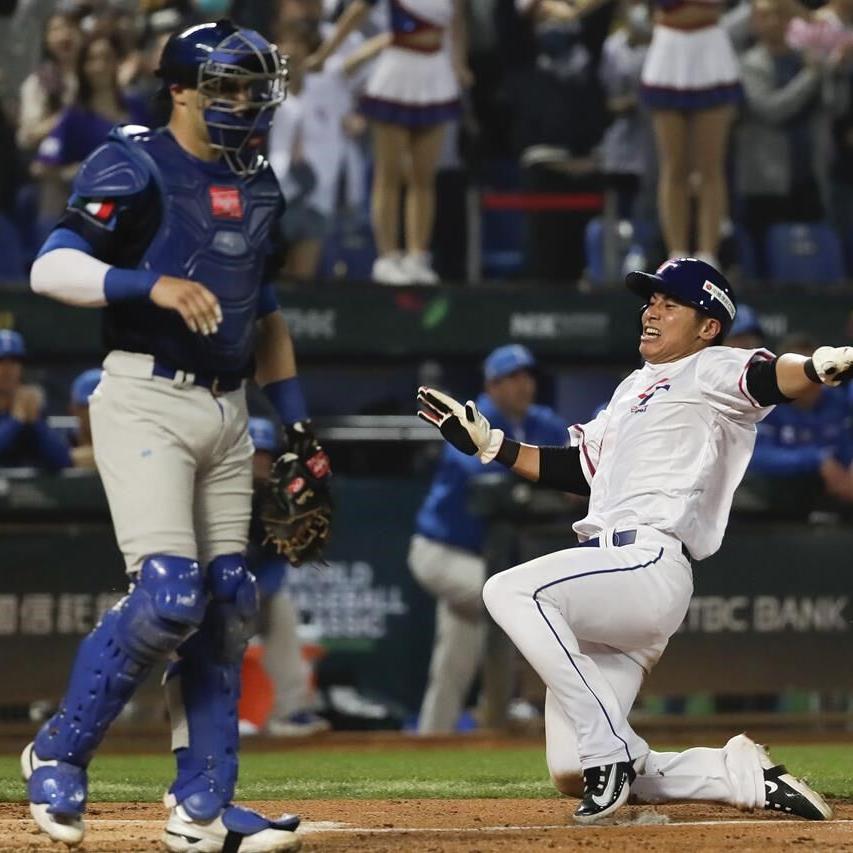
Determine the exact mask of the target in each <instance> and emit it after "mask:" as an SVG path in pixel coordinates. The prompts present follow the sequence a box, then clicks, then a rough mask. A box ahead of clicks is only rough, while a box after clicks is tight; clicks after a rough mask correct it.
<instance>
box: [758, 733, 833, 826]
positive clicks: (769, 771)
mask: <svg viewBox="0 0 853 853" xmlns="http://www.w3.org/2000/svg"><path fill="white" fill-rule="evenodd" d="M756 745H757V744H756ZM759 753H760V761H761V768H762V770H763V771H764V792H765V794H764V796H765V799H764V809H765V811H769V812H779V813H780V814H789V815H796V816H797V817H804V818H805V819H806V820H829V819H830V818H831V817H832V809H831V808H830V806H829V804H828V803H827V802H826V801H825V800H824V799H823V797H822V796H821V795H820V794H818V792H817V791H813V790H812V789H811V788H810V787H809V786H808V785H807V784H806V783H805V782H803V781H802V779H797V778H796V777H795V776H792V775H791V774H790V773H789V772H788V771H787V770H786V769H785V765H784V764H773V763H772V762H771V760H770V756H769V755H768V754H767V750H765V749H764V748H763V747H759Z"/></svg>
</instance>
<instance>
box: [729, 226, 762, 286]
mask: <svg viewBox="0 0 853 853" xmlns="http://www.w3.org/2000/svg"><path fill="white" fill-rule="evenodd" d="M733 237H734V242H735V255H736V258H737V264H738V266H739V267H740V275H741V278H743V279H746V280H747V281H754V280H755V279H757V278H758V256H757V254H756V251H755V242H754V241H753V239H752V237H750V235H749V232H748V231H747V230H746V228H744V227H743V226H742V225H738V224H737V223H735V226H734V234H733Z"/></svg>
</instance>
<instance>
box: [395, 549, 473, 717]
mask: <svg viewBox="0 0 853 853" xmlns="http://www.w3.org/2000/svg"><path fill="white" fill-rule="evenodd" d="M409 568H410V569H411V572H412V574H413V575H414V577H415V578H416V580H417V581H418V583H420V585H421V586H422V587H423V588H424V589H425V590H427V592H429V593H431V594H432V595H434V596H435V597H436V599H437V600H438V602H437V605H436V612H435V640H434V641H433V647H432V658H431V660H430V666H429V681H428V683H427V689H426V693H425V694H424V699H423V703H422V705H421V711H420V716H419V720H418V732H419V733H420V734H441V733H446V732H452V731H453V730H454V729H455V727H456V721H457V720H458V719H459V714H460V713H461V711H462V709H463V704H464V702H465V697H466V696H467V694H468V691H469V690H470V688H471V684H472V683H473V681H474V677H475V676H476V674H477V669H478V668H479V666H480V662H481V660H482V657H483V649H484V646H485V641H486V618H485V613H484V612H483V599H482V595H483V582H484V581H485V579H486V563H485V561H484V560H483V559H482V558H481V557H478V556H477V555H475V554H471V553H470V552H468V551H463V550H461V549H460V548H454V547H452V546H450V545H446V544H445V543H443V542H437V541H435V540H433V539H427V538H426V537H425V536H418V535H415V536H413V537H412V542H411V545H410V546H409Z"/></svg>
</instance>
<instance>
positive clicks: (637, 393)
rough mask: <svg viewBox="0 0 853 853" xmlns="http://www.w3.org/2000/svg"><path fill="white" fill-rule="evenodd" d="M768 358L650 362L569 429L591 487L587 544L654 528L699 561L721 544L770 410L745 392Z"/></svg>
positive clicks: (584, 533)
mask: <svg viewBox="0 0 853 853" xmlns="http://www.w3.org/2000/svg"><path fill="white" fill-rule="evenodd" d="M773 357H774V356H773V355H772V353H769V352H767V351H766V350H742V349H733V348H730V347H709V348H708V349H704V350H701V351H700V352H698V353H695V354H694V355H691V356H688V357H686V358H683V359H680V360H678V361H675V362H671V363H669V364H646V365H645V366H644V367H643V368H642V369H641V370H636V371H634V372H633V373H632V374H631V375H630V376H628V377H627V378H626V379H625V380H624V381H623V382H622V383H621V384H620V385H619V387H618V388H617V389H616V391H615V392H614V393H613V397H612V398H611V400H610V403H609V404H608V406H607V408H606V409H605V410H604V411H602V412H601V413H600V414H599V415H598V417H597V418H595V420H593V421H590V422H589V423H588V424H583V425H581V424H575V425H574V426H572V427H571V428H570V429H569V433H570V436H571V443H572V446H577V447H579V448H580V458H581V467H582V469H583V472H584V476H585V477H586V479H587V481H588V482H589V485H590V491H591V493H590V500H589V513H588V514H587V516H586V518H584V519H582V520H581V521H578V522H577V523H576V524H575V525H574V530H575V532H576V533H577V534H578V536H579V538H580V539H581V540H585V539H588V538H590V537H593V536H598V535H599V534H600V533H601V532H602V531H604V530H608V529H619V530H623V529H626V528H633V527H638V526H641V525H647V526H649V527H653V528H655V529H656V530H659V531H661V532H664V533H669V534H671V535H673V536H675V537H677V538H678V539H680V540H681V541H682V542H683V543H684V544H685V545H686V546H687V547H688V549H689V550H690V553H691V554H692V556H693V557H694V558H695V559H697V560H703V559H705V558H706V557H709V556H710V555H711V554H713V553H714V552H715V551H716V550H717V549H718V548H719V547H720V544H721V543H722V541H723V534H724V533H725V529H726V523H727V521H728V517H729V510H730V509H731V505H732V497H733V495H734V491H735V488H737V485H738V483H740V481H741V478H742V477H743V474H744V472H745V471H746V467H747V465H748V464H749V460H750V457H751V456H752V450H753V447H754V445H755V434H756V429H755V424H756V423H758V421H760V420H762V419H763V418H764V417H765V416H766V415H768V414H769V413H770V411H771V410H772V408H773V407H772V406H760V405H759V404H758V403H757V402H756V401H755V400H754V399H753V398H752V397H751V396H750V394H749V391H748V390H747V387H746V369H747V367H748V366H749V365H750V364H751V363H752V362H753V361H755V360H764V359H772V358H773Z"/></svg>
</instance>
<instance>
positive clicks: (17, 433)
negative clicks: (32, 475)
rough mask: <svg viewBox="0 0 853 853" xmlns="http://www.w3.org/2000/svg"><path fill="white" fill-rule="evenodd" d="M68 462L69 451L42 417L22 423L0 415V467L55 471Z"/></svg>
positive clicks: (67, 465) (69, 457)
mask: <svg viewBox="0 0 853 853" xmlns="http://www.w3.org/2000/svg"><path fill="white" fill-rule="evenodd" d="M70 465H71V451H70V450H69V448H68V444H67V443H66V442H65V441H64V440H63V438H62V436H61V435H59V434H58V433H56V432H54V431H53V430H52V429H51V428H50V427H49V426H48V425H47V422H46V421H45V420H44V418H41V419H39V420H37V421H36V422H35V423H32V424H25V423H22V422H21V421H19V420H17V419H16V418H13V417H12V416H11V414H9V413H6V414H0V467H2V468H17V467H32V468H45V469H47V470H48V471H58V470H59V469H60V468H68V467H69V466H70Z"/></svg>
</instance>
